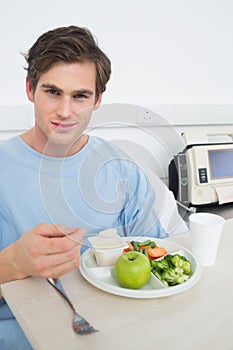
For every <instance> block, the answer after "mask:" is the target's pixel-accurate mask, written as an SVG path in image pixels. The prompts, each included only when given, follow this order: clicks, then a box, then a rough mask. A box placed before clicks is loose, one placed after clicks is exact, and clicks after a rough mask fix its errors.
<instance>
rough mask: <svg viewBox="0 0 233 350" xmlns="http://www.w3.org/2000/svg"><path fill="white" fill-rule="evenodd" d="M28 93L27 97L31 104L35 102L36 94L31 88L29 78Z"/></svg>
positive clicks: (27, 82)
mask: <svg viewBox="0 0 233 350" xmlns="http://www.w3.org/2000/svg"><path fill="white" fill-rule="evenodd" d="M26 93H27V97H28V99H29V101H30V102H34V93H33V90H32V87H31V84H30V82H29V79H28V77H27V78H26Z"/></svg>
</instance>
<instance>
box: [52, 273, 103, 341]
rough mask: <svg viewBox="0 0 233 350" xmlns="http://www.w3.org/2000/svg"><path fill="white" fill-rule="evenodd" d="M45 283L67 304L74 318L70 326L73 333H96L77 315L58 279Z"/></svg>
mask: <svg viewBox="0 0 233 350" xmlns="http://www.w3.org/2000/svg"><path fill="white" fill-rule="evenodd" d="M47 281H48V282H49V283H50V284H51V286H53V287H54V288H55V289H56V291H57V292H58V293H59V294H60V295H61V296H62V297H63V298H64V299H65V300H66V302H67V303H68V304H69V306H70V307H71V309H72V310H73V312H74V317H73V322H72V326H73V330H74V331H75V333H77V334H81V335H86V334H91V333H94V332H98V330H97V329H95V328H94V327H93V326H91V325H90V323H89V322H88V321H87V320H85V318H83V317H82V316H81V315H79V313H78V312H77V311H76V310H75V307H74V305H73V304H72V302H71V301H70V299H69V298H68V296H67V295H66V293H65V291H64V289H63V287H62V285H61V282H60V281H59V279H58V278H47Z"/></svg>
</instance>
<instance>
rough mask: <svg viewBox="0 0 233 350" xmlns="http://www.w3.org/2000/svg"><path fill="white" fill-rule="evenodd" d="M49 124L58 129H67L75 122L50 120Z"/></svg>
mask: <svg viewBox="0 0 233 350" xmlns="http://www.w3.org/2000/svg"><path fill="white" fill-rule="evenodd" d="M51 124H52V125H53V126H54V127H55V128H56V129H58V130H69V129H71V128H73V127H74V126H75V125H76V123H63V122H51Z"/></svg>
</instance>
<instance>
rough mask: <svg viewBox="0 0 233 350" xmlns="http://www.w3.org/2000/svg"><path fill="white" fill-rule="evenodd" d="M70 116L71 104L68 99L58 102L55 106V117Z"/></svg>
mask: <svg viewBox="0 0 233 350" xmlns="http://www.w3.org/2000/svg"><path fill="white" fill-rule="evenodd" d="M71 114H72V113H71V102H70V101H69V100H68V99H67V100H66V99H63V100H61V101H59V104H58V106H57V115H58V116H59V117H60V118H69V117H70V116H71Z"/></svg>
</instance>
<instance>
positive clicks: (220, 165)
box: [208, 149, 233, 179]
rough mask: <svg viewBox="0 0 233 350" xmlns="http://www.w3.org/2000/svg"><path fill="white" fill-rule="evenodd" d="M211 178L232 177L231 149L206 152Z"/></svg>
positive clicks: (232, 156) (232, 153) (232, 158)
mask: <svg viewBox="0 0 233 350" xmlns="http://www.w3.org/2000/svg"><path fill="white" fill-rule="evenodd" d="M208 155H209V162H210V171H211V174H210V176H211V178H212V179H218V178H221V177H233V149H224V150H215V151H208Z"/></svg>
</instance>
